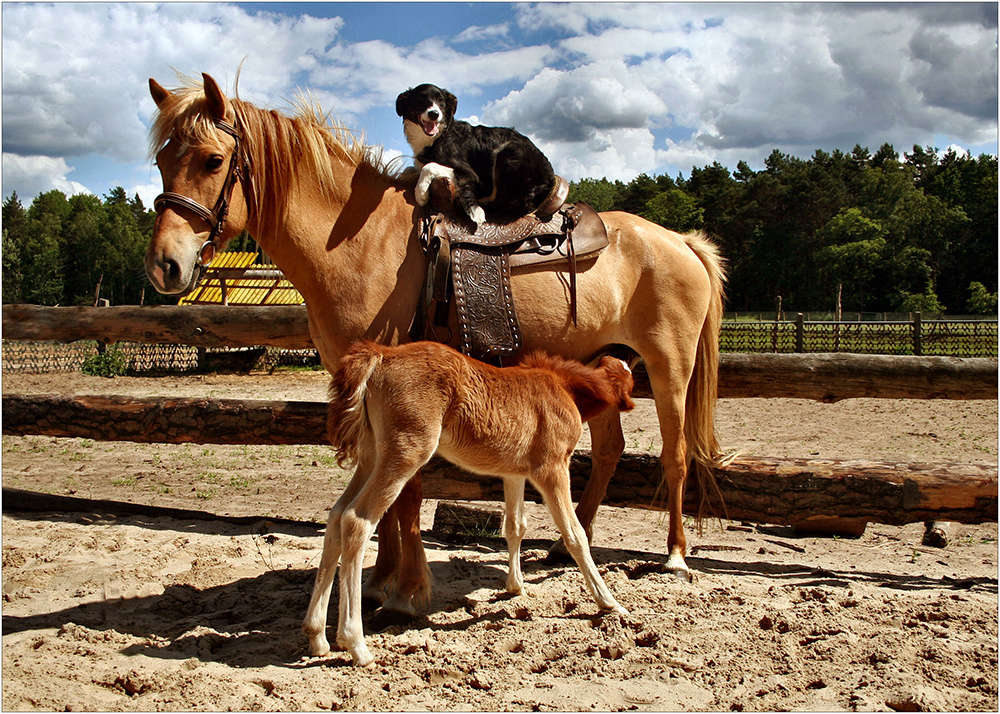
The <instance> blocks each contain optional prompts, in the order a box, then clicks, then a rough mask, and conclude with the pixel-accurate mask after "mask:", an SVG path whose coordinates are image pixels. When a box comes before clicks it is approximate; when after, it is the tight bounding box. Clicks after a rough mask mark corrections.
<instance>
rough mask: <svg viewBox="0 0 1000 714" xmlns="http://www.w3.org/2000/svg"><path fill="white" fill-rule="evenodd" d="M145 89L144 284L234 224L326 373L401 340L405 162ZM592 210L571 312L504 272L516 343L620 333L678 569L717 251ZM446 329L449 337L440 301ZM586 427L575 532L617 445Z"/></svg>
mask: <svg viewBox="0 0 1000 714" xmlns="http://www.w3.org/2000/svg"><path fill="white" fill-rule="evenodd" d="M149 87H150V93H151V94H152V96H153V100H154V101H155V102H156V105H157V107H158V110H159V111H158V112H157V115H156V117H155V121H154V124H153V126H152V128H151V130H150V132H151V137H150V138H151V147H152V152H151V153H155V155H156V165H157V166H158V167H159V170H160V174H161V177H162V179H163V187H164V193H163V194H161V196H160V197H158V198H157V200H156V203H155V205H156V210H157V217H156V224H155V227H154V229H153V236H152V239H151V240H150V244H149V248H148V250H147V252H146V258H145V264H146V274H147V276H148V277H149V280H150V282H151V283H152V284H153V286H154V287H155V288H156V289H157V290H159V291H160V292H161V293H165V294H169V295H177V296H180V295H184V294H186V293H187V292H189V291H190V290H192V289H193V288H194V287H195V286H196V285H197V283H198V280H199V279H200V276H201V274H202V272H203V270H204V267H205V265H206V264H207V263H208V262H209V261H210V260H211V257H212V256H213V255H214V253H215V252H216V251H217V250H221V249H222V248H223V247H224V246H225V244H226V242H227V241H228V240H229V239H230V238H232V237H233V236H235V235H237V234H238V233H239V232H240V231H242V230H244V229H246V230H247V231H248V232H249V233H250V234H251V235H252V236H253V237H254V238H255V239H256V241H257V243H258V244H259V245H260V246H261V248H262V249H263V250H264V251H265V252H266V253H267V254H268V255H269V256H270V257H271V259H272V260H273V261H274V262H275V263H276V264H277V265H278V267H279V268H281V270H282V271H283V272H284V274H285V275H286V276H287V277H288V279H289V280H291V282H292V283H293V284H294V285H295V287H296V289H297V290H298V291H299V292H300V293H301V294H302V295H303V297H304V298H305V300H306V306H307V309H308V313H309V330H310V334H311V336H312V340H313V342H314V343H315V345H316V347H317V348H318V350H319V353H320V356H321V358H322V360H323V365H324V366H325V367H326V368H327V369H328V370H329V371H330V372H331V373H334V372H336V370H337V367H338V366H339V364H340V359H341V356H342V355H343V354H344V352H345V351H346V350H347V348H348V346H349V345H350V344H351V343H353V342H355V341H356V340H358V339H362V338H365V339H369V340H372V341H375V342H379V343H382V344H389V345H392V344H397V343H401V342H407V341H408V340H409V338H408V332H409V329H410V325H411V323H412V322H413V319H414V315H415V313H416V308H417V303H418V301H419V300H420V294H421V287H422V282H423V278H424V274H425V258H424V254H423V251H422V249H421V246H420V241H419V236H418V232H417V229H416V226H417V223H418V221H417V218H418V217H419V216H420V215H421V210H422V209H420V208H419V207H418V206H416V204H415V202H414V197H413V184H414V181H415V175H413V174H411V175H410V176H409V177H407V176H406V175H405V174H402V175H401V174H399V173H395V172H392V171H390V170H389V169H388V168H387V166H386V165H385V163H384V162H383V161H382V160H381V155H380V152H379V151H378V150H376V149H372V148H371V147H368V146H365V145H364V143H363V142H361V141H358V140H356V139H355V138H354V137H352V136H351V134H350V133H349V132H348V131H346V130H345V129H343V128H342V127H339V126H333V127H331V126H330V125H329V123H328V120H327V118H326V117H325V116H323V115H322V114H321V113H320V112H319V110H318V108H317V107H315V106H313V105H311V104H309V103H308V102H301V103H300V106H298V107H297V109H296V113H295V115H294V116H286V115H284V114H282V113H279V112H276V111H270V110H264V109H260V108H258V107H255V106H253V105H252V104H250V103H248V102H245V101H242V100H240V99H238V98H230V97H227V96H226V95H225V94H223V92H222V91H221V90H220V88H219V86H218V85H217V84H216V82H215V81H214V80H213V79H212V78H211V77H210V76H208V75H203V82H202V83H198V82H195V81H191V80H182V86H181V87H180V88H177V89H175V90H173V91H168V90H167V89H164V88H163V87H162V86H160V85H159V84H158V83H157V82H156V81H155V80H152V79H151V80H150V82H149ZM209 206H212V207H213V208H208V207H209ZM601 218H602V220H603V221H604V223H605V225H606V226H607V229H608V237H609V241H610V244H609V245H608V247H607V248H606V249H605V250H604V251H603V252H602V253H601V254H600V255H599V256H598V257H596V258H590V259H587V260H583V259H581V260H579V261H578V265H577V270H578V275H577V288H578V295H579V297H578V306H577V308H578V322H577V325H574V324H573V319H572V316H571V313H570V307H569V300H568V290H569V280H568V272H567V271H568V268H567V267H566V266H565V265H562V266H559V265H557V266H556V267H554V268H553V267H545V268H538V267H527V268H516V269H514V270H513V271H512V272H513V275H512V278H511V285H512V292H513V296H514V299H515V301H516V303H517V312H518V318H519V321H520V327H521V332H522V349H523V351H524V352H531V351H534V350H538V349H541V350H545V351H546V352H549V353H552V354H557V355H561V356H563V357H567V358H570V359H575V360H579V361H581V362H585V363H595V362H596V360H597V359H598V358H599V357H600V356H601V355H602V354H605V353H607V352H608V350H609V348H611V347H618V348H620V347H621V346H625V347H627V348H629V349H630V350H632V351H633V352H634V353H635V354H636V355H638V357H639V358H641V359H642V361H643V362H644V363H645V367H646V372H647V374H648V375H649V382H650V386H651V387H652V391H653V398H654V400H655V403H656V412H657V418H658V420H659V425H660V434H661V436H662V439H663V450H662V453H661V456H660V459H661V463H662V465H663V476H662V478H663V485H664V486H665V493H666V496H667V506H668V509H669V512H670V519H669V533H668V536H667V544H668V549H669V556H668V563H667V567H668V569H670V570H671V571H672V572H674V573H676V574H677V575H678V576H679V577H682V578H689V577H690V574H689V570H688V567H687V564H686V563H685V561H684V555H685V550H686V540H685V534H684V524H683V520H682V514H681V508H682V504H683V496H684V487H685V481H686V478H687V476H688V468H689V463H690V464H693V466H694V471H695V474H696V475H697V477H699V478H709V479H710V478H712V472H711V469H712V467H713V466H715V465H717V464H718V463H719V459H720V458H721V454H720V449H719V445H718V442H717V441H716V437H715V425H714V414H715V403H716V396H717V379H718V337H719V328H720V322H721V319H722V309H723V308H722V303H723V281H724V271H723V261H722V259H721V258H720V256H719V254H718V250H717V248H716V246H715V245H714V244H713V243H711V242H710V241H709V240H707V239H706V238H704V237H703V236H701V235H699V234H691V235H680V234H678V233H674V232H672V231H669V230H666V229H665V228H661V227H660V226H658V225H656V224H654V223H651V222H649V221H646V220H644V219H642V218H639V217H637V216H633V215H631V214H628V213H621V212H608V213H602V214H601ZM451 324H452V328H453V329H452V332H451V334H452V335H457V334H458V330H457V328H456V325H457V321H456V319H455V315H454V308H453V309H452V315H451ZM590 429H591V438H592V473H591V476H590V480H589V482H588V483H587V487H586V489H585V491H584V493H583V496H582V497H581V499H580V502H579V505H578V506H577V509H576V513H577V516H578V517H579V520H580V522H581V523H582V524H583V527H584V529H585V531H586V533H587V536H588V537H590V536H591V535H592V531H591V524H592V522H593V519H594V516H595V514H596V513H597V507H598V506H599V505H600V502H601V500H602V499H603V498H604V494H605V491H606V488H607V484H608V480H609V479H610V478H611V475H612V474H613V473H614V471H615V467H616V464H617V463H618V459H619V457H620V456H621V454H622V452H623V451H624V448H625V440H624V437H623V435H622V429H621V421H620V417H619V414H618V412H617V411H616V410H608V411H606V412H605V413H603V414H601V415H600V416H598V417H596V418H594V419H592V420H591V421H590ZM420 499H421V489H420V483H419V476H418V477H416V478H414V480H413V481H411V482H410V484H409V485H408V487H407V488H406V489H404V491H403V493H402V494H401V497H400V498H399V499H398V501H397V503H396V505H395V506H394V510H395V517H387V518H384V519H383V520H382V523H381V524H380V526H379V557H378V560H377V561H376V564H375V568H374V569H373V572H372V574H371V575H370V576H369V579H368V582H367V583H366V594H370V595H372V596H373V597H376V598H378V599H379V600H384V599H385V597H386V596H385V594H384V593H383V592H382V589H383V587H384V586H385V585H386V584H387V583H388V582H389V581H390V580H391V579H392V578H393V577H394V576H396V569H397V567H399V574H398V576H397V578H396V583H395V590H394V592H393V593H392V595H391V598H390V600H389V601H388V602H386V603H385V608H392V609H394V610H397V611H399V612H401V613H406V614H411V615H412V614H413V612H414V610H413V606H412V604H411V596H412V595H413V593H414V592H415V589H416V588H417V587H419V583H420V582H421V578H420V576H421V574H420V573H416V572H414V571H413V570H412V569H408V567H407V566H408V564H409V563H413V562H420V561H422V560H423V558H422V552H423V544H422V543H421V541H420V526H419V507H420ZM389 515H390V516H391V515H392V514H391V513H390V514H389ZM397 521H398V525H397ZM399 526H401V531H399V530H396V529H397V528H399ZM401 543H402V548H403V549H404V550H405V551H406V553H405V554H402V553H401V552H400V547H401ZM418 554H419V556H420V557H418ZM400 561H401V562H402V565H401V566H400Z"/></svg>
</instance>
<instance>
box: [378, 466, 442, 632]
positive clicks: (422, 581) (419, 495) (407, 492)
mask: <svg viewBox="0 0 1000 714" xmlns="http://www.w3.org/2000/svg"><path fill="white" fill-rule="evenodd" d="M423 500H424V491H423V481H422V479H421V473H420V471H417V473H416V475H414V476H413V478H411V479H410V480H409V481H407V482H406V485H405V486H404V487H403V490H402V492H400V494H399V497H398V498H397V499H396V501H395V503H394V504H393V506H392V510H393V511H395V514H396V517H397V518H398V522H399V541H400V546H401V548H400V552H399V556H401V558H399V559H398V565H399V577H398V578H397V580H396V586H395V588H394V589H393V590H392V593H391V594H390V596H389V599H388V600H386V601H385V604H384V605H383V606H382V609H381V610H380V611H379V612H377V613H376V614H375V616H374V617H373V618H372V620H371V622H370V623H369V625H370V626H371V628H372V630H374V631H378V630H382V629H385V628H386V627H389V626H390V625H402V624H406V623H408V622H410V621H411V620H413V618H415V617H416V616H417V610H416V608H415V607H414V603H415V604H416V605H419V606H424V605H426V604H427V602H428V601H429V600H430V595H431V573H430V568H429V567H428V566H427V555H426V553H425V552H424V542H423V540H422V539H421V536H420V506H421V505H422V504H423ZM387 515H388V514H387ZM383 520H385V519H384V518H383ZM379 555H381V552H380V553H379Z"/></svg>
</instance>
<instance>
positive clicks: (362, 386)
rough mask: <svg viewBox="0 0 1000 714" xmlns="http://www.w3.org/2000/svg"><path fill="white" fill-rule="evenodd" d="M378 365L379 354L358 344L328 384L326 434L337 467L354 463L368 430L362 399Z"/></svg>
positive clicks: (344, 358) (379, 360)
mask: <svg viewBox="0 0 1000 714" xmlns="http://www.w3.org/2000/svg"><path fill="white" fill-rule="evenodd" d="M381 362H382V353H381V352H380V351H378V350H377V349H376V348H375V346H374V345H373V344H371V343H369V342H359V343H357V344H356V345H354V346H353V347H352V348H351V349H349V350H348V351H347V353H346V354H345V355H344V356H343V358H342V359H341V361H340V368H339V369H338V370H337V373H336V374H335V375H333V381H332V382H331V383H330V405H329V407H328V408H327V420H326V433H327V436H328V438H329V439H330V443H331V444H332V445H333V446H334V448H336V450H337V464H338V465H339V466H341V467H344V466H345V465H346V464H350V463H354V462H356V461H357V460H358V446H359V445H360V443H361V440H362V438H364V436H365V434H366V433H367V432H368V431H369V429H370V428H371V426H370V424H369V421H368V409H367V408H366V407H365V395H366V393H367V391H368V380H369V379H371V376H372V374H373V373H374V372H375V368H376V367H378V366H379V364H381Z"/></svg>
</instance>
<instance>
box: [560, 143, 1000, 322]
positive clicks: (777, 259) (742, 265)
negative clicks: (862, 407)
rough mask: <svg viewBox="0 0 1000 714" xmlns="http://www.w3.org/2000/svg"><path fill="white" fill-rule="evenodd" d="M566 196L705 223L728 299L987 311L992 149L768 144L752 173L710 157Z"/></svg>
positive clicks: (992, 282)
mask: <svg viewBox="0 0 1000 714" xmlns="http://www.w3.org/2000/svg"><path fill="white" fill-rule="evenodd" d="M570 198H571V199H572V200H583V201H586V202H588V203H590V204H591V205H592V206H594V207H595V208H597V209H598V210H602V211H607V210H622V211H628V212H630V213H635V214H638V215H641V216H643V217H644V218H647V219H649V220H651V221H653V222H654V223H658V224H660V225H662V226H664V227H666V228H670V229H672V230H676V231H679V232H686V231H691V230H702V231H704V232H705V233H706V234H708V235H709V236H711V237H712V238H714V239H715V240H716V241H717V242H718V243H719V245H720V248H721V250H722V254H723V256H725V258H726V259H727V261H728V263H729V282H728V287H727V295H728V301H727V304H728V309H730V310H773V309H775V308H776V307H777V306H779V305H780V308H779V309H785V310H793V309H794V310H796V311H800V312H805V311H835V310H836V309H837V308H838V305H839V307H840V308H841V309H843V310H845V311H857V312H865V311H876V312H913V311H918V310H919V311H922V312H925V313H943V312H950V313H953V314H961V313H967V314H993V313H995V312H996V309H997V292H996V291H997V158H996V157H995V156H991V155H985V154H984V155H981V156H979V157H978V158H972V157H970V156H967V155H964V154H958V153H956V152H955V151H952V150H949V151H947V152H945V153H944V154H941V155H939V152H938V151H937V150H936V149H933V148H930V147H920V146H914V147H913V151H912V153H910V154H904V155H903V157H902V158H900V156H899V154H897V152H896V151H895V149H893V147H892V145H891V144H884V145H883V146H882V147H881V148H880V149H879V150H878V151H877V152H875V153H874V154H871V153H870V152H869V151H868V149H866V148H863V147H861V146H860V145H858V146H855V147H854V149H853V150H852V151H851V152H850V153H845V152H843V151H839V150H836V151H833V152H832V153H827V152H825V151H820V150H817V151H816V152H815V153H814V154H813V156H812V157H811V158H810V159H808V160H803V159H799V158H796V157H793V156H789V155H788V154H784V153H782V152H780V151H778V150H774V151H773V152H772V153H771V155H770V156H768V158H767V159H766V161H765V163H764V169H763V170H761V171H753V170H751V169H750V167H749V166H748V165H747V164H746V162H743V161H741V162H739V164H737V168H736V171H735V172H730V171H729V170H728V169H727V168H726V167H724V166H722V165H721V164H719V163H718V162H716V163H713V164H712V165H711V166H705V167H703V168H695V169H693V170H692V172H691V175H690V177H689V178H687V179H684V178H683V177H678V178H676V179H674V178H671V177H669V176H655V177H651V176H648V175H645V174H644V175H641V176H639V177H638V178H636V179H634V180H633V181H630V182H629V183H627V184H626V183H622V182H620V181H615V182H612V181H608V180H607V179H599V180H594V179H584V180H582V181H577V182H574V183H573V184H572V190H571V193H570ZM779 299H780V302H779Z"/></svg>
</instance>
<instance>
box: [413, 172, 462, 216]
mask: <svg viewBox="0 0 1000 714" xmlns="http://www.w3.org/2000/svg"><path fill="white" fill-rule="evenodd" d="M442 176H443V177H445V178H449V179H451V180H452V182H454V181H455V169H453V168H450V167H448V166H442V165H441V164H434V163H430V164H427V165H426V166H424V167H423V168H422V169H420V177H419V178H418V179H417V185H416V187H415V188H414V189H413V198H414V199H415V200H416V202H417V205H418V206H426V205H427V201H429V200H430V192H431V184H432V183H433V182H434V179H437V178H441V177H442Z"/></svg>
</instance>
